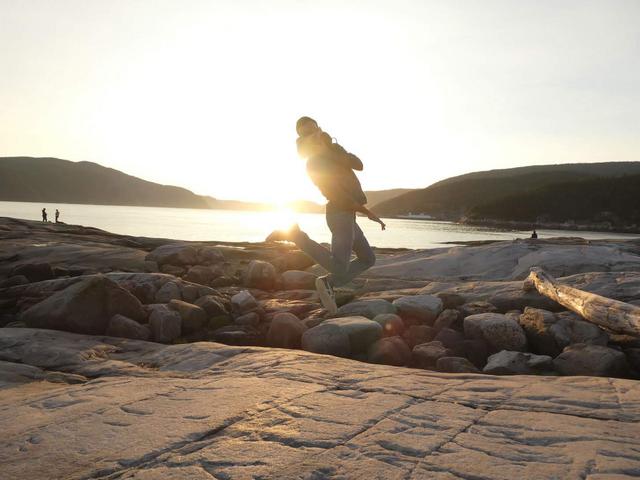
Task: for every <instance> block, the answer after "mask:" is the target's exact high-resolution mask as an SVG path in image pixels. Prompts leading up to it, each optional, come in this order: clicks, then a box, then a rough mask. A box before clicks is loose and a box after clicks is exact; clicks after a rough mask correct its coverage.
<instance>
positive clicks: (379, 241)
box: [0, 202, 638, 248]
mask: <svg viewBox="0 0 640 480" xmlns="http://www.w3.org/2000/svg"><path fill="white" fill-rule="evenodd" d="M43 207H46V209H47V213H48V214H49V220H53V219H54V212H55V210H56V208H58V209H59V210H60V213H61V215H60V221H63V222H65V223H71V224H79V225H87V226H93V227H97V228H101V229H103V230H108V231H110V232H115V233H121V234H125V235H135V236H145V237H163V238H175V239H181V240H220V241H230V242H241V241H249V242H258V241H262V240H264V238H265V237H266V236H267V235H268V234H269V233H270V232H271V231H272V230H274V229H276V228H284V227H286V226H288V225H290V224H291V223H292V222H296V221H297V222H298V223H299V224H300V228H302V229H303V230H304V231H306V232H307V233H308V234H309V236H311V238H313V239H314V240H316V241H319V242H328V241H329V240H330V235H329V230H328V228H327V226H326V223H325V220H324V215H320V214H315V213H290V212H246V211H236V210H197V209H186V208H155V207H116V206H106V205H74V204H41V203H23V202H0V216H2V217H16V218H24V219H30V220H40V219H41V214H40V211H41V210H42V208H43ZM385 222H386V223H387V230H386V231H384V232H383V231H381V230H380V227H379V226H378V225H377V224H376V223H373V222H371V221H370V220H368V219H366V218H358V224H359V225H360V227H361V228H362V230H363V231H364V233H365V235H366V236H367V238H368V239H369V241H370V243H371V244H372V245H375V246H377V247H404V248H433V247H441V246H443V245H442V244H443V242H465V241H469V240H513V239H514V238H525V237H528V236H529V235H530V233H531V232H523V231H504V230H494V229H489V228H482V227H470V226H464V225H458V224H455V223H449V222H433V221H427V220H405V219H387V220H385ZM538 235H539V237H540V238H545V237H556V236H580V237H583V238H589V239H596V238H638V235H630V234H611V233H598V232H570V231H566V230H565V231H558V230H539V231H538Z"/></svg>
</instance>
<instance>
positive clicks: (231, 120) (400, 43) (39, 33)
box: [0, 0, 640, 202]
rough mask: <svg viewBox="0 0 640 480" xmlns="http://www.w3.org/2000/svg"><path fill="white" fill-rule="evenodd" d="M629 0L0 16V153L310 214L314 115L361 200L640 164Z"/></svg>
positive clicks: (2, 12)
mask: <svg viewBox="0 0 640 480" xmlns="http://www.w3.org/2000/svg"><path fill="white" fill-rule="evenodd" d="M638 25H640V1H637V0H600V1H591V0H576V1H570V0H537V1H526V0H519V1H512V0H504V1H498V0H483V1H481V2H480V1H477V0H468V1H461V0H437V1H436V0H414V1H409V0H389V1H375V0H369V1H349V0H338V1H319V0H316V1H306V0H297V1H296V0H281V1H278V0H273V1H251V0H179V1H178V0H173V1H167V0H109V1H99V0H56V1H50V0H45V1H37V0H0V156H18V155H24V156H48V157H58V158H64V159H67V160H72V161H81V160H88V161H93V162H97V163H99V164H102V165H104V166H107V167H111V168H115V169H118V170H122V171H124V172H126V173H128V174H131V175H135V176H138V177H141V178H144V179H146V180H150V181H154V182H159V183H163V184H171V185H179V186H183V187H186V188H188V189H190V190H193V191H194V192H196V193H198V194H203V195H211V196H214V197H216V198H221V199H240V200H249V201H265V202H285V201H290V200H294V199H309V200H315V201H320V200H321V198H322V197H321V196H320V194H319V193H318V192H317V190H316V189H315V187H314V186H313V184H312V183H311V182H310V180H309V179H308V178H307V177H306V173H305V168H304V161H303V160H301V159H299V158H298V156H297V154H296V150H295V136H296V135H295V121H296V119H297V118H298V117H299V116H301V115H309V116H312V117H313V118H315V119H316V120H317V121H318V123H319V124H320V125H321V127H322V128H323V129H324V130H325V131H327V132H329V133H330V134H331V135H332V136H334V137H335V138H336V139H337V141H338V142H339V143H340V144H341V145H343V146H344V147H345V148H346V149H347V150H349V151H351V152H353V153H355V154H356V155H358V156H359V157H360V158H361V159H362V161H363V163H364V166H365V168H364V171H363V172H360V173H358V175H359V178H360V180H361V183H362V184H363V186H364V188H365V189H366V190H382V189H388V188H399V187H404V188H423V187H426V186H428V185H430V184H432V183H433V182H435V181H438V180H441V179H444V178H447V177H450V176H454V175H459V174H463V173H467V172H471V171H479V170H490V169H497V168H509V167H516V166H524V165H533V164H551V163H574V162H599V161H638V160H640V28H638Z"/></svg>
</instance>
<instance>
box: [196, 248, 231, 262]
mask: <svg viewBox="0 0 640 480" xmlns="http://www.w3.org/2000/svg"><path fill="white" fill-rule="evenodd" d="M196 251H197V253H196V258H197V260H198V263H199V264H202V265H214V264H218V263H222V262H224V260H225V258H224V254H223V253H222V250H220V249H219V248H216V247H210V246H207V245H200V246H198V247H197V248H196Z"/></svg>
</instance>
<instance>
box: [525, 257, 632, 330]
mask: <svg viewBox="0 0 640 480" xmlns="http://www.w3.org/2000/svg"><path fill="white" fill-rule="evenodd" d="M523 288H524V289H525V290H533V289H534V288H535V289H536V290H538V292H539V293H540V294H541V295H544V296H546V297H549V298H550V299H552V300H554V301H556V302H558V303H559V304H560V305H562V306H564V307H566V308H568V309H569V310H572V311H573V312H575V313H577V314H578V315H580V316H581V317H582V318H584V319H585V320H588V321H590V322H591V323H595V324H596V325H599V326H601V327H605V328H607V329H609V330H612V331H614V332H618V333H625V334H627V335H635V336H640V307H636V306H634V305H630V304H628V303H624V302H620V301H618V300H613V299H611V298H606V297H603V296H601V295H596V294H595V293H589V292H585V291H583V290H578V289H577V288H573V287H569V286H567V285H561V284H559V283H557V282H556V279H555V278H553V277H552V276H551V275H549V274H548V273H547V272H545V271H544V270H542V269H541V268H538V267H534V268H532V269H531V273H530V274H529V277H527V279H526V280H525V281H524V285H523Z"/></svg>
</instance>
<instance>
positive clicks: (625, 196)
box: [469, 175, 640, 227]
mask: <svg viewBox="0 0 640 480" xmlns="http://www.w3.org/2000/svg"><path fill="white" fill-rule="evenodd" d="M469 218H470V219H473V220H479V219H491V220H506V221H520V222H531V223H536V222H566V221H575V222H578V223H598V222H608V223H609V224H611V225H612V226H621V227H622V226H632V225H636V226H640V175H625V176H621V177H598V178H590V179H582V180H577V181H570V182H562V183H554V184H551V185H546V186H544V187H540V188H537V189H535V190H532V191H528V192H524V193H519V194H515V195H510V196H507V197H504V198H502V199H500V200H497V201H493V202H490V203H486V204H483V205H478V206H476V207H474V208H472V209H471V211H470V212H469Z"/></svg>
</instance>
